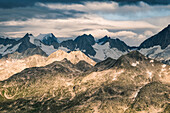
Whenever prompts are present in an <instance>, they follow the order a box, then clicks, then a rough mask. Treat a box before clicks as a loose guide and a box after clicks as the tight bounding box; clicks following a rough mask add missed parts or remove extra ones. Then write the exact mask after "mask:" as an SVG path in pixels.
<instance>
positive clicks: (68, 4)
mask: <svg viewBox="0 0 170 113" xmlns="http://www.w3.org/2000/svg"><path fill="white" fill-rule="evenodd" d="M46 1H47V0H27V1H26V0H1V1H0V15H1V16H0V35H5V36H9V37H23V36H24V35H25V34H26V33H27V32H28V33H32V34H33V35H34V36H37V35H38V34H40V33H43V34H44V33H54V35H55V36H56V37H58V38H60V37H62V38H63V37H64V38H70V37H71V38H75V37H77V36H78V35H82V34H92V35H93V36H94V37H95V38H102V37H104V36H105V35H108V36H110V37H112V38H120V39H121V40H123V41H125V43H127V44H128V45H131V46H137V45H139V44H140V43H141V42H142V41H143V40H145V39H147V38H148V37H150V36H152V35H154V34H155V33H157V32H159V31H160V30H161V29H163V28H165V27H166V26H168V24H170V21H169V20H170V5H169V4H168V0H165V1H167V4H166V3H163V4H159V3H156V4H155V3H153V4H154V5H152V4H151V3H150V5H148V4H146V3H144V2H139V3H137V4H127V3H125V4H123V5H122V4H121V5H120V4H118V3H116V2H112V1H109V0H101V1H102V2H99V1H97V0H89V1H87V0H86V2H79V1H78V0H58V1H57V2H56V0H48V2H46ZM54 1H55V2H54Z"/></svg>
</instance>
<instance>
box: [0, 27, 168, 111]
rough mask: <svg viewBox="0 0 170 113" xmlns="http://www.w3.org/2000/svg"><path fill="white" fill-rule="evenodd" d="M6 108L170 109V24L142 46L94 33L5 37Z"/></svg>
mask: <svg viewBox="0 0 170 113" xmlns="http://www.w3.org/2000/svg"><path fill="white" fill-rule="evenodd" d="M0 56H1V59H0V112H2V113H170V98H169V97H170V25H168V26H167V27H166V28H164V29H163V30H162V31H160V32H159V33H157V34H155V35H154V36H152V37H150V38H148V39H146V40H145V41H144V42H142V43H141V44H140V46H139V47H131V46H128V45H127V44H126V43H125V42H123V41H121V40H120V39H114V38H111V37H109V36H105V37H103V38H101V39H97V40H95V38H94V37H93V36H92V35H91V34H89V35H86V34H84V35H82V36H78V37H76V38H75V39H74V40H73V39H69V40H65V41H62V42H60V41H59V39H58V38H56V37H55V36H54V35H53V34H52V33H49V34H40V35H38V36H37V37H35V36H33V35H32V34H29V33H27V34H26V35H25V36H24V37H23V38H20V39H13V38H4V37H1V38H0Z"/></svg>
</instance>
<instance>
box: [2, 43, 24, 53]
mask: <svg viewBox="0 0 170 113" xmlns="http://www.w3.org/2000/svg"><path fill="white" fill-rule="evenodd" d="M21 43H22V42H21ZM21 43H19V44H17V45H15V46H14V47H13V48H11V49H7V50H6V51H5V52H3V54H2V56H4V55H6V54H9V53H13V52H15V51H16V50H17V49H18V48H19V46H20V44H21Z"/></svg>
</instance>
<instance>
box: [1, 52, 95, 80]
mask: <svg viewBox="0 0 170 113" xmlns="http://www.w3.org/2000/svg"><path fill="white" fill-rule="evenodd" d="M16 54H17V53H16ZM12 56H13V57H14V55H12ZM17 56H20V54H19V53H18V54H17V55H15V58H7V59H6V58H5V59H1V60H0V81H2V80H5V79H7V78H9V77H10V76H12V75H13V74H16V73H18V72H20V71H22V70H24V69H26V68H30V67H40V66H45V65H48V64H50V63H52V62H54V61H61V60H63V59H64V58H67V59H68V60H70V62H72V63H73V64H76V63H78V62H79V61H81V60H84V61H86V62H87V63H89V64H91V65H95V62H94V61H93V60H92V59H90V58H89V57H87V56H86V55H85V54H84V53H82V52H81V51H72V52H70V53H66V52H65V51H62V50H58V51H56V52H54V53H52V54H51V55H50V56H48V57H45V56H40V55H33V56H30V57H26V58H24V57H23V58H22V59H17Z"/></svg>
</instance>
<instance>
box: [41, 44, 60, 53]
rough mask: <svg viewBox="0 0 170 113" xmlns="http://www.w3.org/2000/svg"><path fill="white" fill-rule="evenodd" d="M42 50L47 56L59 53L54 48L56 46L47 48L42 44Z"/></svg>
mask: <svg viewBox="0 0 170 113" xmlns="http://www.w3.org/2000/svg"><path fill="white" fill-rule="evenodd" d="M41 49H42V50H43V51H44V52H45V53H46V54H47V55H50V54H51V53H54V52H55V51H57V49H55V48H54V46H52V45H51V46H46V45H44V44H41Z"/></svg>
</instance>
